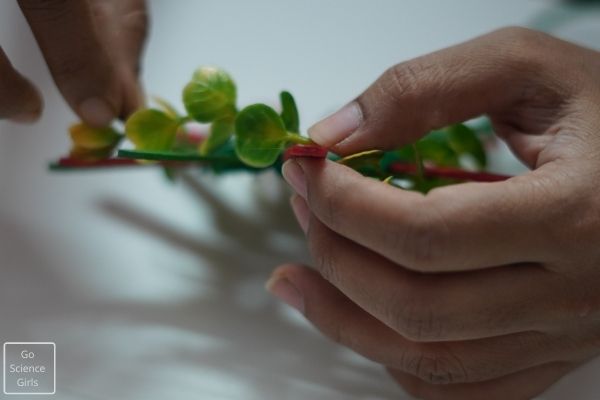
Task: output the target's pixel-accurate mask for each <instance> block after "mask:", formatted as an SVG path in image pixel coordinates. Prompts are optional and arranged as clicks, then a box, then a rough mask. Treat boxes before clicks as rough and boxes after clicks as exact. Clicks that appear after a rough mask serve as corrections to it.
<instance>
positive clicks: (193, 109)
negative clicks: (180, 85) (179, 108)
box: [183, 67, 236, 122]
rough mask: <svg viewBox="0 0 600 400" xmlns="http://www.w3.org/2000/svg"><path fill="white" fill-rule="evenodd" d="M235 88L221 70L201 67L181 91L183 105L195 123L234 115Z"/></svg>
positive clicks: (229, 77)
mask: <svg viewBox="0 0 600 400" xmlns="http://www.w3.org/2000/svg"><path fill="white" fill-rule="evenodd" d="M235 100H236V88H235V83H234V81H233V79H232V78H231V76H229V74H228V73H227V72H225V71H223V70H222V69H219V68H215V67H202V68H200V69H198V70H197V71H196V72H194V75H193V76H192V80H191V81H190V82H189V83H188V84H187V85H186V87H185V88H184V89H183V104H184V106H185V109H186V110H187V112H188V114H189V115H190V116H191V117H192V118H194V119H195V120H196V121H200V122H211V121H214V120H216V119H219V118H224V117H228V116H232V115H234V114H235Z"/></svg>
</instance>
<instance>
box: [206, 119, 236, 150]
mask: <svg viewBox="0 0 600 400" xmlns="http://www.w3.org/2000/svg"><path fill="white" fill-rule="evenodd" d="M233 130H234V121H233V119H232V118H222V119H218V120H216V121H215V122H213V123H212V125H211V126H210V135H208V137H207V138H206V139H204V140H203V141H202V143H201V144H200V155H203V156H206V155H208V154H211V153H212V152H213V151H215V150H217V149H219V148H220V147H221V146H223V145H224V144H225V143H227V141H228V140H229V138H230V137H231V135H232V134H233Z"/></svg>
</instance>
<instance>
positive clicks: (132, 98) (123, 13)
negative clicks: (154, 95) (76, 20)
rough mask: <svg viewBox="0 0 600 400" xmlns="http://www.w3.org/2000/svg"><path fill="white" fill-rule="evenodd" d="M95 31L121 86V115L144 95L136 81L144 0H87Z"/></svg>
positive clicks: (144, 30)
mask: <svg viewBox="0 0 600 400" xmlns="http://www.w3.org/2000/svg"><path fill="white" fill-rule="evenodd" d="M91 7H92V11H93V14H94V20H95V22H96V25H97V26H98V27H99V28H100V29H98V33H99V35H100V39H101V40H102V42H103V44H104V47H105V48H106V49H107V51H108V52H109V55H110V57H111V59H112V60H113V62H114V64H115V66H116V68H117V74H118V76H119V80H120V82H121V85H122V88H123V107H122V110H121V114H120V116H121V117H126V116H128V115H130V114H131V113H133V112H134V111H135V110H136V109H138V108H139V107H141V106H142V105H143V103H144V95H143V91H142V88H141V85H140V82H139V79H138V77H139V72H140V66H141V57H142V53H143V49H144V44H145V40H146V35H147V32H148V11H147V8H146V2H145V1H144V0H91Z"/></svg>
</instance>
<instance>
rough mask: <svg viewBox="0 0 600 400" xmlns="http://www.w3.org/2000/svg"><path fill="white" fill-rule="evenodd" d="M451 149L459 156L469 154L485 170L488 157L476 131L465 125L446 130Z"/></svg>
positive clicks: (450, 127) (453, 126)
mask: <svg viewBox="0 0 600 400" xmlns="http://www.w3.org/2000/svg"><path fill="white" fill-rule="evenodd" d="M446 132H448V142H449V145H450V147H451V148H452V149H453V150H454V151H455V152H456V153H457V154H459V155H464V154H469V155H471V156H472V157H473V158H474V159H475V161H476V162H477V166H478V167H479V168H484V167H485V165H486V163H487V157H486V154H485V150H484V148H483V145H482V144H481V141H480V140H479V138H478V137H477V134H476V133H475V131H474V130H472V129H471V128H469V127H468V126H466V125H464V124H456V125H452V126H449V127H447V128H446Z"/></svg>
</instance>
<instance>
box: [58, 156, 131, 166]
mask: <svg viewBox="0 0 600 400" xmlns="http://www.w3.org/2000/svg"><path fill="white" fill-rule="evenodd" d="M57 165H59V166H61V167H70V168H97V167H103V168H104V167H122V166H132V167H133V166H137V165H140V164H139V163H138V162H136V161H135V160H131V159H128V158H106V159H102V160H97V161H86V160H79V159H77V158H70V157H62V158H60V159H59V160H58V162H57Z"/></svg>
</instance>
